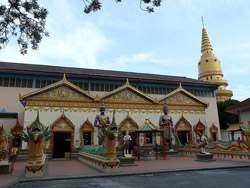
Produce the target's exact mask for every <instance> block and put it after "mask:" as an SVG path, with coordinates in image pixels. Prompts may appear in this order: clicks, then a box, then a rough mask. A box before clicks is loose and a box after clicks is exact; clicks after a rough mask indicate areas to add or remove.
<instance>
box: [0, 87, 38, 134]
mask: <svg viewBox="0 0 250 188" xmlns="http://www.w3.org/2000/svg"><path fill="white" fill-rule="evenodd" d="M34 90H35V89H33V88H16V87H15V88H14V87H0V94H1V95H0V96H1V97H0V111H1V110H2V109H3V108H5V109H6V111H7V112H18V121H19V123H20V124H21V126H23V120H24V107H23V105H22V104H21V103H20V101H19V93H20V94H21V95H24V94H26V93H29V92H31V91H34ZM0 122H1V123H0V124H1V125H2V124H3V126H4V128H5V130H6V132H7V134H9V133H10V129H11V128H12V127H13V126H14V125H15V124H16V120H15V119H0Z"/></svg>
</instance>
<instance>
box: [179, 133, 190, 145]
mask: <svg viewBox="0 0 250 188" xmlns="http://www.w3.org/2000/svg"><path fill="white" fill-rule="evenodd" d="M188 135H189V131H178V136H179V139H180V142H181V144H183V145H185V144H187V143H188Z"/></svg>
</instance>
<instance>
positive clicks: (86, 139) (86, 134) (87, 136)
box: [83, 132, 92, 146]
mask: <svg viewBox="0 0 250 188" xmlns="http://www.w3.org/2000/svg"><path fill="white" fill-rule="evenodd" d="M91 135H92V132H83V143H84V146H88V145H91V144H92V143H91Z"/></svg>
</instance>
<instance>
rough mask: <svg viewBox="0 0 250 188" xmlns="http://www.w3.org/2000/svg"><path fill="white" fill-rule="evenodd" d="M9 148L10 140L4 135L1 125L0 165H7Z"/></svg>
mask: <svg viewBox="0 0 250 188" xmlns="http://www.w3.org/2000/svg"><path fill="white" fill-rule="evenodd" d="M10 148H11V139H10V137H9V136H7V134H6V133H5V130H4V128H3V125H2V127H0V163H8V161H9V154H10V152H9V151H10Z"/></svg>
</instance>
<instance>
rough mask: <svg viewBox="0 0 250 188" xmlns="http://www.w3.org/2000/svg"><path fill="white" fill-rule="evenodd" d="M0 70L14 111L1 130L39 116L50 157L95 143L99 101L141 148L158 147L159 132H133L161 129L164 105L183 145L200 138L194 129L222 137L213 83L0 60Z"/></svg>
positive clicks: (5, 99)
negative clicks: (45, 130) (46, 132)
mask: <svg viewBox="0 0 250 188" xmlns="http://www.w3.org/2000/svg"><path fill="white" fill-rule="evenodd" d="M0 67H1V69H0V80H1V82H0V83H1V87H0V92H1V99H0V100H1V101H0V104H1V106H2V107H4V108H5V109H6V110H7V111H10V112H18V121H17V122H15V121H14V122H13V121H11V122H9V121H7V120H5V121H4V123H3V124H4V125H3V126H4V127H5V130H6V131H7V132H8V134H10V133H11V132H13V131H14V129H13V128H14V127H15V126H16V123H18V127H19V128H18V129H19V131H18V132H20V133H21V128H23V129H26V128H27V127H28V126H30V125H31V124H32V122H34V121H35V119H36V117H37V114H38V113H39V119H40V122H41V124H42V125H44V126H49V131H50V133H51V139H50V142H49V143H47V147H48V148H49V149H50V150H51V152H52V157H53V158H63V157H69V155H71V153H72V151H73V150H74V149H76V148H80V147H81V146H82V145H92V144H98V138H97V135H98V130H97V128H96V127H95V126H94V121H95V117H96V115H97V114H100V112H99V109H100V106H101V101H102V100H103V101H104V105H105V108H106V112H105V113H106V114H107V115H108V116H109V117H110V120H111V119H112V113H113V112H114V111H116V123H117V125H118V127H119V130H120V132H122V133H123V132H125V131H126V130H127V129H129V131H130V135H131V137H132V139H133V144H134V145H136V142H137V141H138V140H139V142H140V145H141V146H153V145H155V144H158V145H161V144H162V140H161V137H160V135H159V134H152V133H150V131H147V132H145V133H144V132H141V133H140V134H139V138H138V134H137V133H136V131H138V130H141V127H143V126H144V127H145V124H150V125H151V126H150V127H154V130H156V129H159V118H160V116H161V115H162V114H163V106H164V103H165V101H166V103H167V105H168V107H169V115H170V116H171V117H172V120H173V126H174V128H175V131H176V133H177V134H178V135H179V138H180V141H181V142H182V143H183V144H185V143H188V142H191V141H193V140H198V139H199V138H198V137H197V135H196V134H195V132H194V128H196V129H197V130H199V131H200V132H203V133H205V134H207V135H208V136H209V137H211V138H212V139H213V140H218V139H220V138H221V137H220V129H219V120H218V112H217V105H216V96H215V90H216V89H217V85H216V84H213V83H209V82H204V81H199V80H195V79H191V78H186V77H176V76H166V75H153V74H142V73H131V72H119V71H105V70H94V69H81V68H68V67H56V66H44V65H30V64H19V63H6V62H0ZM64 73H65V74H64ZM149 122H150V123H149ZM20 127H21V128H20ZM146 127H147V126H146ZM173 144H174V143H173ZM20 147H21V148H22V149H26V148H27V145H26V143H25V142H21V144H20Z"/></svg>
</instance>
